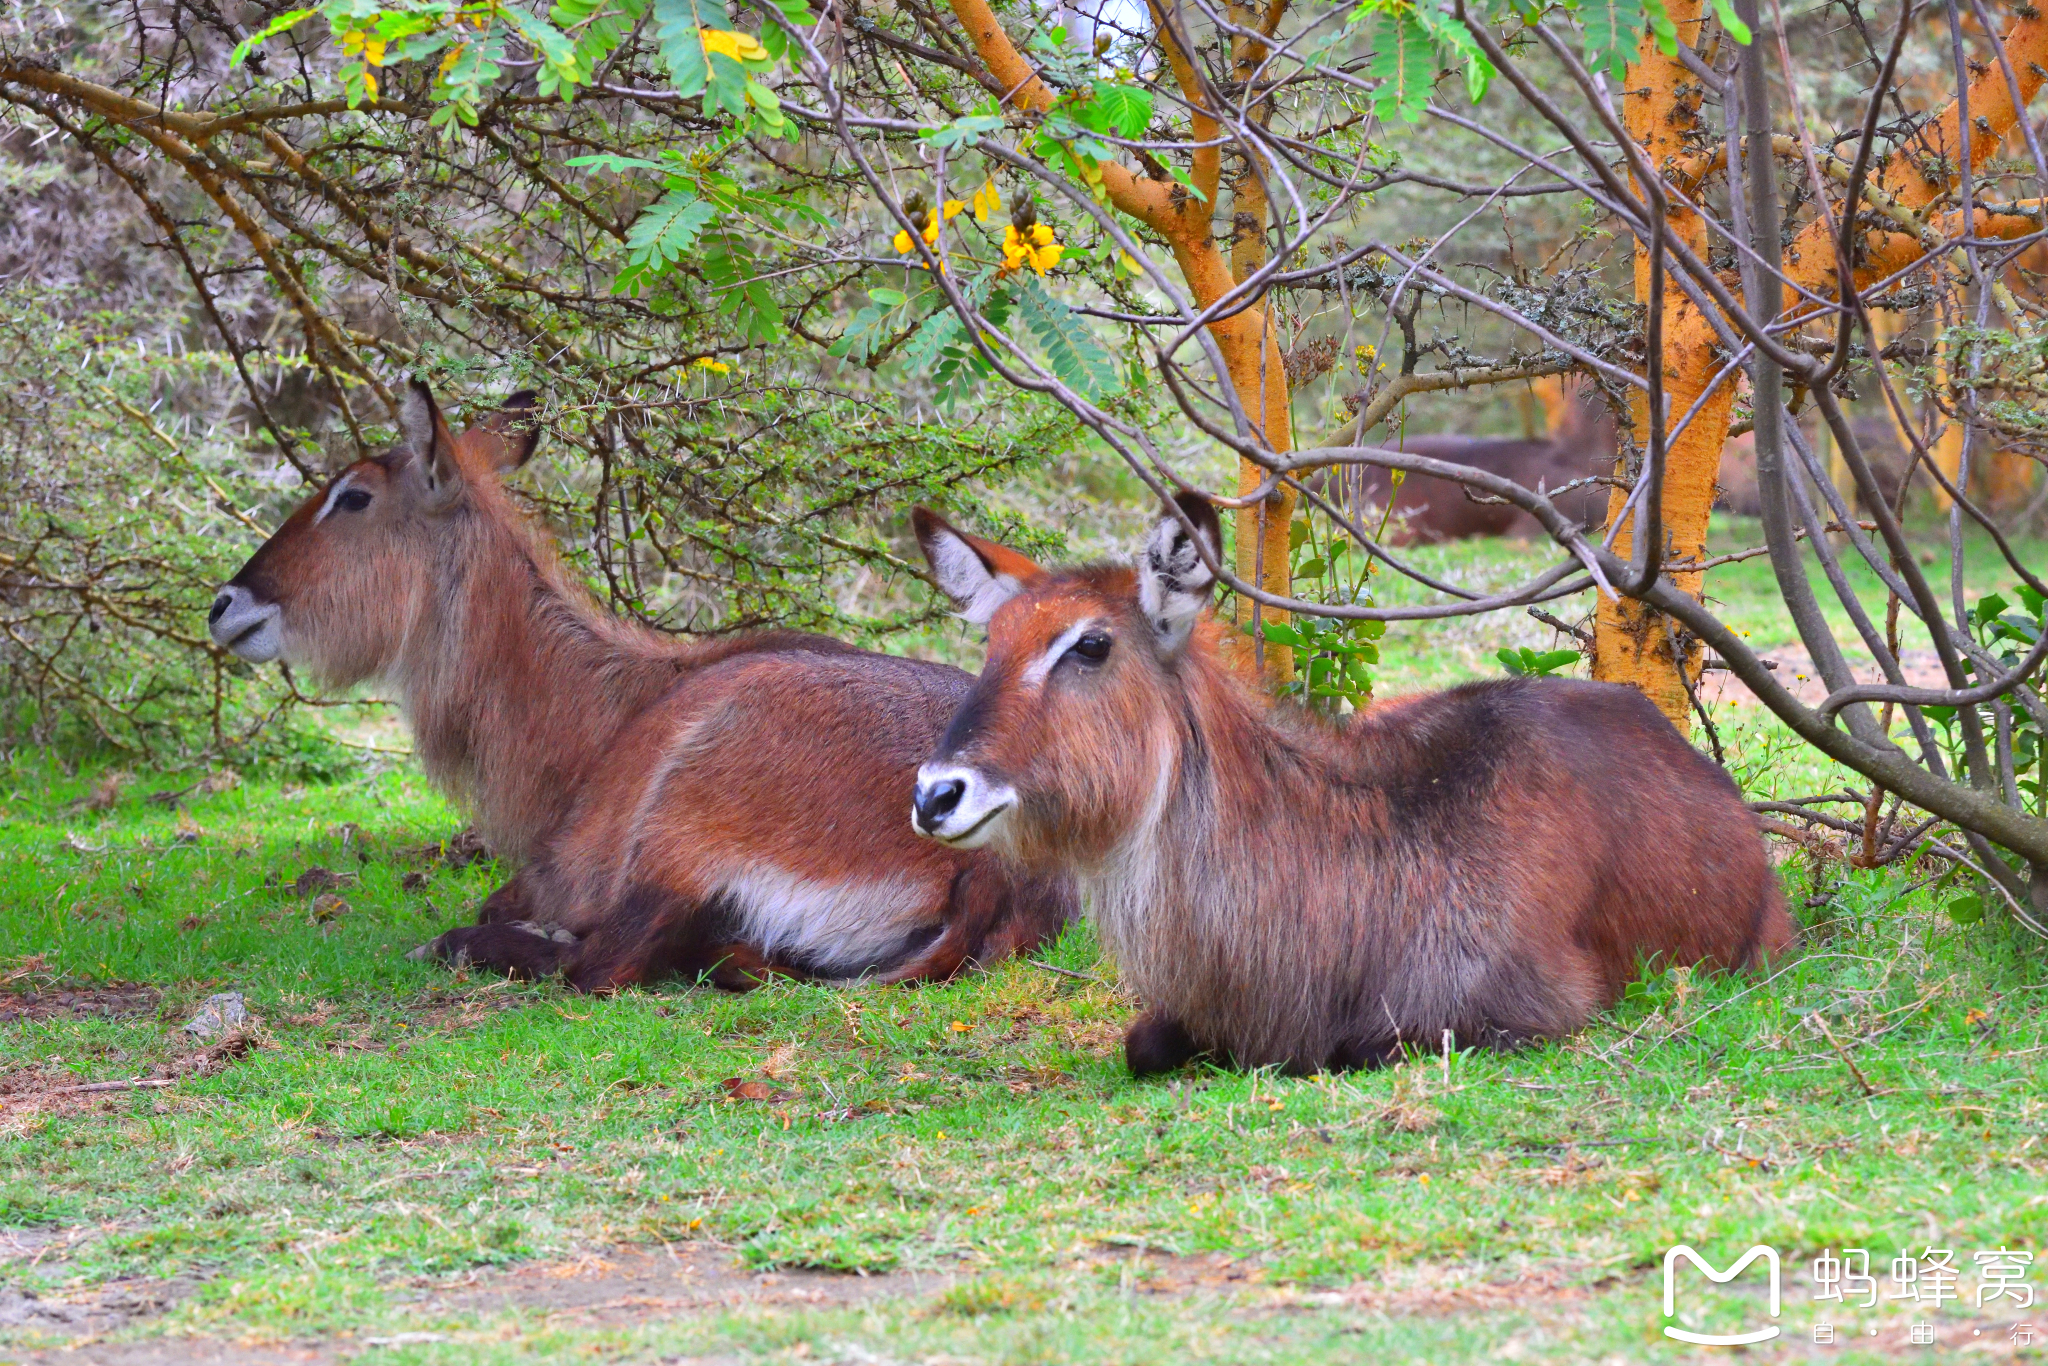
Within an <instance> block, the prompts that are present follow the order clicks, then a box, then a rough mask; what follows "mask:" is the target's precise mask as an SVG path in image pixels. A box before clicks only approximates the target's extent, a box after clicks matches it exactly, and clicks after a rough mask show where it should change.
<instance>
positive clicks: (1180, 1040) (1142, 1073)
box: [1124, 1010, 1203, 1077]
mask: <svg viewBox="0 0 2048 1366" xmlns="http://www.w3.org/2000/svg"><path fill="white" fill-rule="evenodd" d="M1202 1051H1203V1049H1202V1046H1201V1045H1200V1044H1198V1043H1196V1042H1195V1040H1194V1037H1193V1036H1192V1035H1190V1034H1189V1033H1188V1031H1187V1030H1186V1029H1185V1028H1184V1027H1183V1026H1182V1025H1181V1022H1180V1021H1179V1020H1176V1019H1174V1018H1173V1017H1172V1016H1170V1015H1167V1014H1165V1013H1163V1012H1161V1011H1157V1010H1148V1011H1146V1012H1145V1013H1144V1014H1142V1015H1140V1016H1139V1017H1138V1018H1137V1019H1135V1020H1133V1021H1132V1022H1131V1027H1130V1029H1129V1030H1127V1031H1126V1032H1125V1034H1124V1064H1125V1066H1127V1067H1129V1068H1130V1069H1131V1075H1132V1076H1134V1077H1150V1076H1156V1075H1157V1074H1159V1073H1161V1072H1171V1071H1173V1070H1174V1069H1175V1068H1177V1067H1179V1066H1181V1065H1182V1064H1183V1063H1185V1062H1187V1060H1188V1059H1189V1058H1192V1057H1194V1056H1195V1055H1196V1054H1198V1053H1200V1052H1202Z"/></svg>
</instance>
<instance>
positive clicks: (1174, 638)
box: [1138, 493, 1223, 654]
mask: <svg viewBox="0 0 2048 1366" xmlns="http://www.w3.org/2000/svg"><path fill="white" fill-rule="evenodd" d="M1173 503H1174V506H1173V507H1172V508H1167V509H1164V510H1163V511H1161V513H1160V514H1159V520H1158V521H1156V522H1154V523H1153V524H1152V531H1151V534H1150V535H1148V536H1146V538H1145V548H1144V550H1143V551H1142V552H1141V553H1140V554H1139V556H1138V605H1139V606H1140V607H1142V608H1143V609H1144V612H1145V620H1146V621H1148V622H1150V623H1151V624H1152V629H1153V631H1154V632H1155V633H1157V635H1158V638H1159V647H1160V649H1161V650H1163V651H1165V652H1166V653H1167V654H1173V653H1176V652H1177V651H1179V649H1180V648H1181V647H1182V646H1183V645H1185V644H1187V641H1188V635H1189V633H1190V632H1191V631H1193V629H1194V625H1195V619H1196V618H1198V617H1200V616H1201V615H1202V609H1203V608H1204V607H1207V606H1208V605H1209V591H1210V590H1211V589H1213V588H1214V587H1215V586H1216V575H1215V574H1214V573H1213V572H1212V571H1211V570H1210V568H1209V566H1208V565H1206V564H1204V563H1203V562H1202V555H1203V552H1204V551H1206V552H1207V553H1208V555H1209V557H1210V558H1211V559H1214V558H1215V557H1216V556H1217V554H1218V553H1219V552H1220V550H1221V549H1222V546H1223V525H1222V523H1220V522H1218V521H1217V520H1216V509H1215V508H1213V507H1211V506H1210V505H1209V500H1208V499H1206V498H1204V497H1202V496H1201V495H1200V494H1198V493H1180V494H1176V495H1175V496H1174V499H1173ZM1175 509H1178V510H1179V513H1180V516H1176V515H1175ZM1181 516H1185V517H1186V518H1187V520H1188V521H1189V522H1192V523H1193V524H1194V527H1195V535H1196V536H1199V537H1201V542H1202V543H1201V547H1200V548H1199V549H1198V548H1197V546H1196V543H1195V540H1194V537H1191V536H1189V535H1188V529H1187V527H1185V526H1183V525H1182V524H1181Z"/></svg>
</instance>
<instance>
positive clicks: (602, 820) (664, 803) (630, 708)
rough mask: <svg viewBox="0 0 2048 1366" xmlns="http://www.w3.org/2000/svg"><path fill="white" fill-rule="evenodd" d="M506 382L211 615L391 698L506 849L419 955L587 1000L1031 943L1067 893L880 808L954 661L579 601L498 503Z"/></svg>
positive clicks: (976, 956)
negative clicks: (658, 617) (674, 631)
mask: <svg viewBox="0 0 2048 1366" xmlns="http://www.w3.org/2000/svg"><path fill="white" fill-rule="evenodd" d="M528 402H529V400H526V399H525V398H524V396H521V398H520V399H517V400H515V401H514V403H513V404H512V405H510V406H509V407H508V409H507V410H506V411H505V412H502V413H499V414H497V415H494V416H493V417H491V418H487V419H485V421H483V422H482V423H480V424H478V425H477V426H474V427H472V428H470V429H469V430H468V431H467V432H464V433H463V435H462V436H461V438H460V439H457V438H455V437H453V436H452V435H451V434H450V433H449V431H448V428H447V426H446V425H445V424H444V423H443V422H442V420H441V417H440V414H439V412H438V411H437V410H436V408H435V406H434V402H433V397H432V395H431V394H429V393H428V392H427V391H426V388H425V386H424V385H415V386H414V388H413V391H412V392H411V394H410V395H409V397H408V399H407V403H406V409H407V412H406V420H405V422H404V424H403V425H404V427H405V432H406V441H405V442H404V444H402V445H401V446H400V448H399V449H397V450H395V451H393V452H392V453H391V454H388V455H385V456H383V457H380V458H378V459H375V460H366V461H362V462H360V463H358V464H356V465H353V466H351V467H350V468H349V469H348V470H346V471H344V472H343V474H342V475H341V476H339V477H338V478H337V479H336V480H335V481H334V483H332V484H330V485H329V486H328V487H327V488H326V489H323V490H322V491H321V492H320V493H318V494H316V495H314V497H313V498H311V499H310V500H308V501H307V503H306V505H305V506H303V507H301V508H299V509H298V510H297V511H296V512H294V513H293V514H292V515H291V517H290V518H288V519H287V520H286V522H285V524H284V525H283V526H282V527H281V528H279V530H278V532H277V534H276V535H274V536H273V537H272V538H271V539H270V540H269V541H268V542H267V543H265V545H264V546H263V547H262V548H261V549H260V550H258V551H257V552H256V554H255V556H254V557H253V558H251V559H250V561H249V563H248V564H247V565H246V566H244V567H243V569H242V571H241V572H240V573H239V574H237V575H236V576H235V578H234V579H233V580H232V581H231V582H230V584H229V585H228V586H227V588H225V589H223V590H222V593H221V596H220V599H219V600H218V601H217V602H216V604H215V608H214V622H213V625H214V632H215V636H216V638H217V639H219V640H220V642H221V644H223V645H226V646H228V647H229V648H232V649H236V650H237V652H238V653H241V654H243V655H244V657H246V658H251V659H258V660H261V659H267V658H275V657H280V656H281V657H283V658H284V659H286V660H287V661H288V662H290V663H292V664H294V665H296V666H300V667H303V668H305V669H307V670H308V671H309V672H312V673H314V674H316V675H318V676H320V677H322V678H323V679H324V680H326V681H328V682H329V683H332V684H339V685H347V684H351V683H356V682H359V681H362V680H364V679H368V678H381V679H383V680H384V681H385V682H386V683H387V684H389V685H390V686H393V687H395V688H396V689H397V691H398V693H399V696H400V698H401V700H402V701H403V704H404V707H405V711H406V715H407V717H408V718H409V719H410V721H411V723H412V726H413V730H414V736H415V742H416V745H417V748H418V751H419V754H420V757H421V759H422V761H423V762H424V764H425V765H426V768H427V771H428V773H429V774H430V775H431V776H432V777H433V778H434V780H435V781H436V782H437V783H438V784H440V785H441V786H442V787H444V788H445V789H447V790H448V791H450V792H451V793H453V794H455V795H457V796H458V797H460V798H462V799H464V800H466V801H467V802H469V803H470V804H471V805H473V807H474V808H475V811H476V815H477V819H478V822H479V824H480V825H481V826H482V828H483V831H484V834H485V836H486V838H487V839H488V840H489V842H490V844H491V846H492V847H493V848H494V849H495V850H496V851H497V852H498V853H499V854H501V855H503V856H507V857H510V858H512V859H515V860H526V861H527V862H526V866H525V867H524V868H523V869H522V870H521V871H520V872H519V874H518V875H517V876H516V877H514V878H513V879H512V881H511V882H509V883H507V884H506V885H505V886H504V887H502V888H500V889H499V890H498V891H497V892H495V893H493V894H492V896H491V897H490V898H489V900H487V901H486V902H485V903H484V906H483V908H482V911H481V912H480V913H479V916H478V921H479V923H478V924H477V926H475V927H474V928H469V929H458V930H452V931H450V932H449V933H447V934H445V935H443V936H442V937H441V938H440V939H438V940H436V941H435V942H434V944H432V945H429V946H427V949H426V950H423V952H429V951H430V952H432V953H434V954H437V955H439V956H441V957H444V958H448V959H452V960H466V961H470V962H475V963H480V964H485V965H489V966H493V967H498V968H502V969H506V970H510V971H513V972H517V973H521V974H526V975H543V974H545V973H548V972H551V971H554V970H556V969H561V970H562V971H564V972H565V973H566V975H567V977H568V980H569V981H570V982H571V983H573V984H574V985H576V986H579V987H583V988H586V989H600V988H607V987H614V986H618V985H621V984H624V983H628V982H638V981H645V980H648V979H649V978H652V977H655V976H659V975H661V974H664V973H668V972H683V973H711V974H712V975H713V977H714V980H716V981H718V982H719V983H720V984H721V985H728V986H743V985H746V984H747V983H749V982H751V981H753V980H756V978H757V977H758V976H759V975H760V974H761V973H763V972H785V973H791V974H797V975H803V976H813V977H822V978H830V979H849V978H855V977H861V976H867V975H873V976H879V977H882V978H886V979H891V980H901V979H909V978H931V977H944V976H947V975H949V974H951V973H953V972H955V971H957V970H958V969H959V968H960V966H961V965H962V964H964V963H967V962H970V961H988V960H990V959H993V958H997V957H1001V956H1002V955H1004V954H1007V953H1009V952H1012V951H1013V950H1015V949H1018V948H1020V947H1025V946H1029V945H1033V944H1036V943H1038V942H1040V941H1041V940H1043V939H1044V938H1046V937H1047V936H1049V935H1052V934H1054V933H1057V931H1058V930H1059V928H1060V926H1062V925H1063V924H1064V923H1065V922H1066V920H1067V919H1068V918H1069V915H1070V912H1071V905H1072V894H1071V889H1070V888H1069V887H1068V886H1067V884H1065V883H1064V882H1062V881H1059V880H1057V879H1054V880H1045V879H1034V878H1029V877H1023V878H1020V877H1016V876H1013V875H1012V874H1010V873H1008V872H1007V871H1005V870H1004V869H1003V868H1002V867H1001V866H1000V865H999V864H997V863H996V862H995V861H994V859H993V858H992V857H991V856H989V855H985V854H982V855H977V854H967V853H962V852H956V851H953V850H947V849H943V848H940V847H938V846H935V845H933V844H932V843H930V842H929V841H925V840H919V839H917V838H916V837H915V835H913V834H912V832H911V831H909V830H908V829H906V828H905V827H904V823H903V817H902V811H903V803H904V801H905V799H906V798H907V797H908V795H909V793H910V790H911V787H912V781H913V777H912V775H913V773H914V771H915V768H916V765H917V761H918V760H919V759H920V758H921V757H922V756H923V755H924V754H925V753H927V752H928V751H929V750H930V748H931V746H932V745H933V744H934V743H935V742H936V741H937V739H938V736H939V733H940V731H941V730H942V729H943V726H944V723H945V720H946V718H947V717H948V716H949V715H950V714H951V712H952V711H953V710H954V708H955V707H956V706H957V705H958V703H959V702H960V700H961V699H962V698H963V697H964V696H965V695H966V693H967V690H968V688H969V686H970V685H971V682H972V680H971V679H970V678H969V677H968V676H967V675H966V674H964V673H961V672H960V671H959V670H957V669H951V668H947V667H944V666H942V665H937V664H928V663H922V662H919V661H914V660H905V659H896V658H892V657H888V656H883V655H874V654H868V653H864V652H861V651H857V650H854V649H851V648H850V647H848V646H845V645H843V644H840V643H839V642H837V641H833V640H829V639H826V638H824V637H821V636H811V635H803V634H799V633H795V632H773V633H761V634H755V635H750V636H740V637H735V638H731V639H725V640H716V641H708V642H701V643H690V642H683V641H678V640H675V639H672V638H670V637H667V636H663V635H660V634H658V633H656V632H653V631H649V630H645V629H642V628H640V627H637V626H633V625H629V624H627V623H624V622H621V621H619V620H617V619H615V618H613V617H611V616H610V615H608V614H606V613H605V612H603V611H602V610H600V609H599V608H598V607H597V605H596V604H595V603H593V602H592V601H591V600H590V598H589V596H588V595H587V594H586V593H585V592H584V591H583V590H582V589H581V588H580V587H579V586H578V585H577V584H576V583H575V582H574V580H573V579H572V578H571V577H570V575H569V574H568V573H567V572H566V571H565V570H564V569H563V567H562V566H561V565H560V563H559V562H558V561H557V559H556V557H555V555H554V553H553V550H552V547H551V546H550V545H549V544H548V543H547V541H546V540H545V538H544V537H542V536H541V535H539V534H537V533H536V531H535V530H534V528H533V527H531V526H530V525H529V524H528V523H527V521H526V519H525V518H524V517H522V516H521V515H520V514H519V512H518V511H517V509H516V508H515V507H514V505H513V504H512V502H511V500H510V498H509V497H508V495H507V494H506V492H505V490H504V489H503V487H502V486H501V484H500V475H501V474H502V473H503V472H504V471H507V470H510V469H514V468H517V466H518V465H520V464H522V463H523V462H524V461H525V460H526V458H527V457H528V456H529V455H530V454H531V452H532V449H533V437H532V435H531V434H530V433H529V432H523V431H522V430H521V428H522V426H523V425H524V424H523V423H522V418H524V417H525V416H526V408H527V403H528Z"/></svg>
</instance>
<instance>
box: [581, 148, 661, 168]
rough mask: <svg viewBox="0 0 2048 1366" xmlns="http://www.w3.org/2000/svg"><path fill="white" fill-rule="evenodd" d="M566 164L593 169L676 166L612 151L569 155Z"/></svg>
mask: <svg viewBox="0 0 2048 1366" xmlns="http://www.w3.org/2000/svg"><path fill="white" fill-rule="evenodd" d="M566 164H567V165H570V166H574V167H577V168H578V169H583V170H594V171H673V170H675V169H676V168H675V167H674V166H672V165H669V164H668V163H666V162H660V161H649V160H647V159H646V158H645V157H622V156H619V155H618V154H617V153H614V152H599V153H597V154H596V155H595V156H587V157H570V158H569V160H568V162H567V163H566Z"/></svg>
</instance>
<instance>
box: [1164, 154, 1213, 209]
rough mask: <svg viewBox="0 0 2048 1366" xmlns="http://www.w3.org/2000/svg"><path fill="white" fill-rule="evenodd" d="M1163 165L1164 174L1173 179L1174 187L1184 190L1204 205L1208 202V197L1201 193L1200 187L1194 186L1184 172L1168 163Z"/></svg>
mask: <svg viewBox="0 0 2048 1366" xmlns="http://www.w3.org/2000/svg"><path fill="white" fill-rule="evenodd" d="M1165 164H1166V173H1167V174H1168V175H1170V176H1172V177H1173V181H1174V183H1175V184H1176V185H1178V186H1180V187H1181V188H1182V189H1184V190H1186V191H1187V192H1188V193H1189V194H1191V195H1193V196H1194V197H1195V198H1196V199H1199V200H1201V201H1202V202H1203V203H1204V204H1206V203H1208V202H1209V196H1207V195H1205V194H1203V193H1202V190H1201V187H1200V186H1198V185H1196V184H1195V182H1194V181H1193V180H1192V179H1191V178H1190V177H1189V175H1188V173H1187V172H1186V171H1183V170H1182V169H1181V168H1180V167H1178V166H1176V165H1174V164H1173V163H1172V162H1170V161H1169V162H1167V163H1165Z"/></svg>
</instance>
